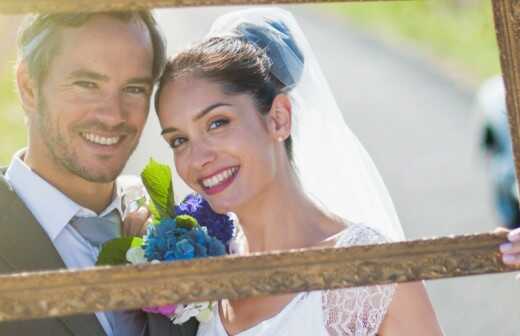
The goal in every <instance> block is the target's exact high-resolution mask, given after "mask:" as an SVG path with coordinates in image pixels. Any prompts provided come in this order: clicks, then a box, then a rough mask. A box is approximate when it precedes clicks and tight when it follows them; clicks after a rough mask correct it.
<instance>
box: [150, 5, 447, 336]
mask: <svg viewBox="0 0 520 336" xmlns="http://www.w3.org/2000/svg"><path fill="white" fill-rule="evenodd" d="M156 108H157V111H158V114H159V119H160V123H161V126H162V128H163V131H162V134H163V136H164V138H165V140H166V141H167V142H168V143H169V144H170V146H171V147H172V149H173V152H174V160H175V165H176V168H177V171H178V173H179V175H180V176H181V177H182V178H183V180H184V181H185V182H186V183H187V184H188V185H189V186H190V187H191V188H192V189H193V190H195V191H196V192H198V193H200V194H202V195H203V196H204V197H205V198H206V199H207V200H208V201H209V203H210V204H211V206H212V208H213V209H214V210H215V211H217V212H219V213H225V212H233V213H235V214H236V215H237V216H238V218H239V219H240V222H241V225H242V229H243V231H244V235H245V237H246V239H244V240H243V241H241V242H242V243H244V244H242V245H243V246H246V244H245V243H246V242H247V247H244V248H247V251H248V252H263V251H273V250H286V249H293V248H305V247H313V246H323V247H325V246H329V247H330V246H350V245H356V244H357V245H360V244H373V243H380V242H384V241H386V238H385V235H386V236H387V237H389V238H392V239H399V238H401V237H402V232H401V231H400V225H399V222H398V220H397V217H396V215H395V212H394V209H393V205H392V204H391V201H390V199H389V197H388V194H387V192H386V189H385V188H384V185H383V184H382V182H381V180H380V178H379V175H378V174H377V170H375V168H374V166H373V164H372V162H371V161H370V159H369V157H368V155H367V154H366V152H364V150H363V148H362V147H361V145H360V144H359V143H358V142H357V139H356V138H355V137H354V136H353V135H352V134H351V133H350V131H348V129H346V128H345V126H344V122H343V120H342V117H341V114H340V112H339V110H338V109H337V106H336V105H335V102H334V98H333V97H332V95H331V94H330V92H329V90H328V87H327V84H326V82H325V80H324V79H323V77H322V75H321V72H320V70H319V67H318V65H317V62H316V61H315V59H314V57H313V55H312V52H311V50H310V47H308V45H307V44H306V42H305V38H304V37H303V34H302V33H301V31H300V30H299V28H298V26H297V24H296V23H295V21H294V19H293V18H292V16H291V15H290V14H288V13H286V12H284V11H282V10H276V9H275V10H272V9H267V10H266V9H256V10H249V11H243V12H237V13H232V14H230V15H226V16H224V17H222V18H220V19H219V20H217V22H216V23H215V24H214V28H213V29H212V32H211V33H210V37H209V38H208V39H206V40H205V41H203V42H202V43H200V44H198V45H196V46H194V47H192V48H190V49H188V50H185V51H183V52H182V53H180V54H178V55H177V56H176V57H175V58H174V59H173V60H172V61H171V62H170V63H169V64H168V67H167V70H166V71H165V74H164V76H163V79H162V81H161V84H160V87H159V90H158V93H157V96H156ZM293 144H294V146H293ZM360 222H362V223H363V224H360ZM365 223H366V225H365ZM369 223H371V224H369ZM368 225H373V227H375V229H374V228H372V227H370V226H368ZM382 233H384V234H385V235H383V234H382ZM376 333H379V334H382V335H392V334H396V335H439V334H441V330H440V328H439V326H438V324H437V321H436V318H435V314H434V312H433V309H432V306H431V304H430V302H429V300H428V297H427V294H426V292H425V290H424V287H423V285H422V284H421V283H413V284H402V285H398V286H394V285H388V286H373V287H364V288H354V289H342V290H330V291H316V292H310V293H300V294H289V295H279V296H272V297H265V298H251V299H242V300H233V301H229V300H222V301H221V302H219V304H218V307H217V308H216V310H215V317H214V318H213V319H212V320H211V321H210V322H208V323H203V324H201V326H200V328H199V333H198V335H201V336H205V335H241V336H249V335H313V336H314V335H374V334H376Z"/></svg>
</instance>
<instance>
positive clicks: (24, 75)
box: [16, 62, 38, 114]
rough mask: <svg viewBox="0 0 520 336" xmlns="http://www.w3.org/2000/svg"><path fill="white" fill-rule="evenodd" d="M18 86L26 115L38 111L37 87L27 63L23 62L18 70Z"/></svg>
mask: <svg viewBox="0 0 520 336" xmlns="http://www.w3.org/2000/svg"><path fill="white" fill-rule="evenodd" d="M16 85H17V87H18V93H19V95H20V100H21V102H22V106H23V109H24V111H25V113H27V114H30V113H33V112H34V111H36V107H37V106H38V102H37V97H38V94H37V87H36V83H35V82H34V80H33V79H32V78H31V75H30V74H29V68H28V66H27V63H25V62H21V63H20V64H19V65H18V67H17V68H16Z"/></svg>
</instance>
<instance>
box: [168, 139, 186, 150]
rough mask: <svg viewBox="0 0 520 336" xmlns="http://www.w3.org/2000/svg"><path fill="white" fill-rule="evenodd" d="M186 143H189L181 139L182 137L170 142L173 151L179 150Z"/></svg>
mask: <svg viewBox="0 0 520 336" xmlns="http://www.w3.org/2000/svg"><path fill="white" fill-rule="evenodd" d="M186 141H188V140H187V139H186V138H181V137H179V138H174V139H172V140H171V141H170V147H171V148H173V149H175V148H178V147H179V146H180V145H182V144H183V143H185V142H186Z"/></svg>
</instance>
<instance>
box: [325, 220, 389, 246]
mask: <svg viewBox="0 0 520 336" xmlns="http://www.w3.org/2000/svg"><path fill="white" fill-rule="evenodd" d="M345 223H346V228H345V229H344V230H342V231H341V232H339V233H337V234H336V235H335V236H334V238H333V239H334V240H335V242H336V243H335V246H336V247H346V246H355V245H371V244H382V243H387V242H389V241H390V240H389V239H388V238H387V237H386V236H385V235H383V234H382V233H381V232H379V231H377V230H375V229H374V228H372V227H370V226H368V225H366V224H363V223H354V222H349V221H345Z"/></svg>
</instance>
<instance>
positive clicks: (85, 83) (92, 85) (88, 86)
mask: <svg viewBox="0 0 520 336" xmlns="http://www.w3.org/2000/svg"><path fill="white" fill-rule="evenodd" d="M74 85H77V86H79V87H81V88H84V89H95V88H97V87H98V86H97V84H96V83H94V82H89V81H77V82H74Z"/></svg>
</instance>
